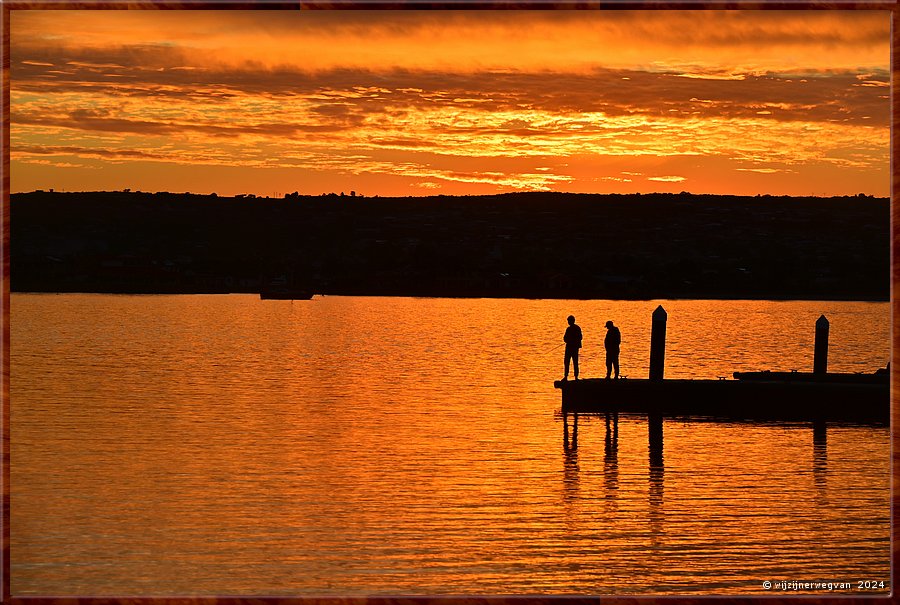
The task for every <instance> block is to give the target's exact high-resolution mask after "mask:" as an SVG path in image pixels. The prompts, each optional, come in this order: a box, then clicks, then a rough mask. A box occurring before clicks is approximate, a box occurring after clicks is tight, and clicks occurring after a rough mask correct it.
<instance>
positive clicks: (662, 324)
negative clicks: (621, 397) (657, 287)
mask: <svg viewBox="0 0 900 605" xmlns="http://www.w3.org/2000/svg"><path fill="white" fill-rule="evenodd" d="M668 318H669V314H668V313H666V310H665V309H663V308H662V305H660V306H658V307H656V310H655V311H654V312H653V324H652V327H651V329H650V380H662V379H663V368H664V366H665V361H666V320H667V319H668Z"/></svg>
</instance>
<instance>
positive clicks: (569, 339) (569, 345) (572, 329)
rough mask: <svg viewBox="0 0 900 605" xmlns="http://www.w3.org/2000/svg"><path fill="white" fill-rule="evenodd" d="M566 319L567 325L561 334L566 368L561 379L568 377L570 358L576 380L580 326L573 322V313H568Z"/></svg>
mask: <svg viewBox="0 0 900 605" xmlns="http://www.w3.org/2000/svg"><path fill="white" fill-rule="evenodd" d="M566 321H568V322H569V327H568V328H566V333H565V335H564V336H563V342H565V343H566V357H565V360H564V362H563V363H564V365H565V368H566V375H565V376H563V380H568V379H569V360H570V359H571V360H572V365H573V368H574V370H575V380H578V349H580V348H581V328H579V327H578V326H577V325H576V324H575V316H574V315H569V317H568V318H567V319H566Z"/></svg>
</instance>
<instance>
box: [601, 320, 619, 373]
mask: <svg viewBox="0 0 900 605" xmlns="http://www.w3.org/2000/svg"><path fill="white" fill-rule="evenodd" d="M620 344H622V333H621V332H619V328H617V327H616V326H614V325H613V322H611V321H608V322H606V338H605V339H604V340H603V346H605V347H606V379H607V380H609V375H610V374H611V373H612V370H613V368H615V369H616V378H618V377H619V345H620Z"/></svg>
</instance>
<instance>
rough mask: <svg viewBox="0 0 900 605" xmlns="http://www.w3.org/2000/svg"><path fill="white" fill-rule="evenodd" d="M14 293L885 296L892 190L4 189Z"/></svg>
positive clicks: (640, 297)
mask: <svg viewBox="0 0 900 605" xmlns="http://www.w3.org/2000/svg"><path fill="white" fill-rule="evenodd" d="M9 208H10V276H11V291H13V292H99V293H103V292H108V293H136V294H137V293H241V292H244V293H257V294H258V293H260V292H262V291H263V289H264V288H265V287H266V286H267V285H268V284H270V283H272V282H273V280H280V279H285V280H288V281H289V282H290V283H291V284H292V286H293V287H295V288H297V289H302V290H304V291H308V292H310V293H312V294H327V295H372V296H430V297H485V298H556V299H623V300H650V299H662V298H669V299H690V298H695V299H696V298H703V299H771V300H792V299H803V300H871V301H886V300H889V294H890V279H889V276H890V202H889V200H888V199H886V198H873V197H870V196H864V195H862V194H860V195H858V196H847V197H832V198H813V197H807V198H798V197H786V196H782V197H775V196H757V197H740V196H722V195H692V194H689V193H681V194H633V195H618V194H609V195H600V194H568V193H554V192H536V193H512V194H502V195H494V196H465V197H450V196H435V197H419V198H382V197H363V196H361V195H355V196H344V197H341V196H338V195H323V196H299V195H297V196H295V195H293V194H291V195H289V196H285V197H284V198H261V197H252V198H251V197H247V196H243V197H240V196H238V197H218V196H215V195H197V194H189V193H168V192H161V193H143V192H134V191H119V192H81V193H61V192H44V191H37V192H31V193H16V194H12V195H11V198H10V206H9Z"/></svg>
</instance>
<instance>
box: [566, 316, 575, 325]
mask: <svg viewBox="0 0 900 605" xmlns="http://www.w3.org/2000/svg"><path fill="white" fill-rule="evenodd" d="M566 321H567V322H569V323H570V324H573V323H575V316H574V315H569V316H568V317H567V318H566Z"/></svg>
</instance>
